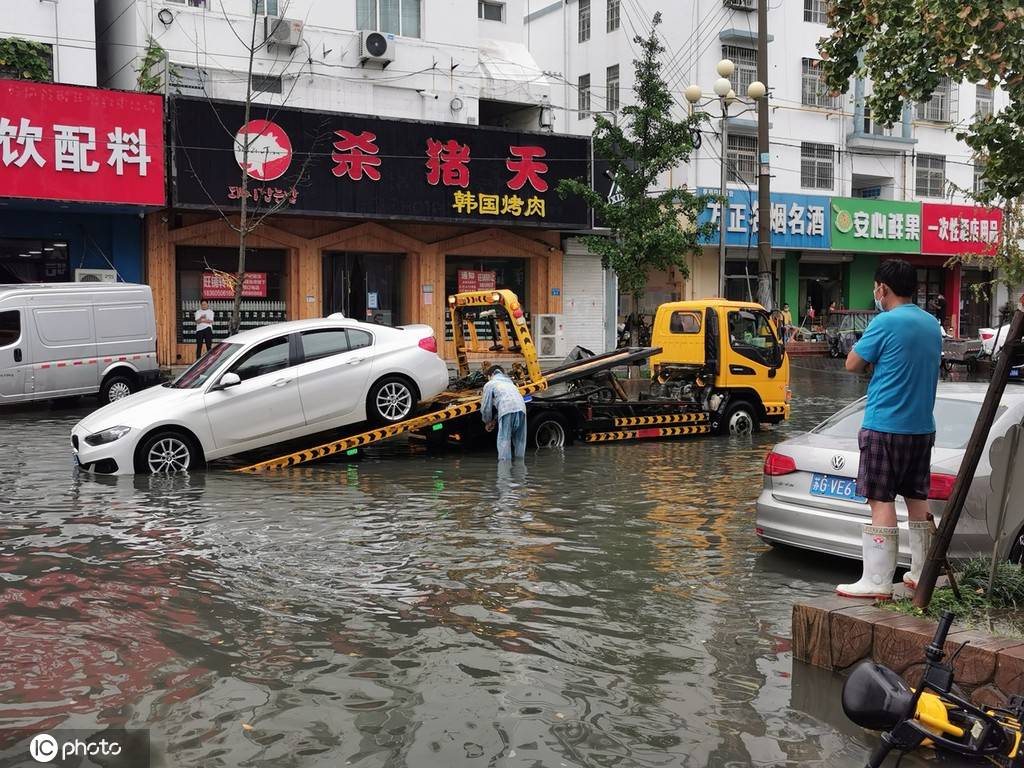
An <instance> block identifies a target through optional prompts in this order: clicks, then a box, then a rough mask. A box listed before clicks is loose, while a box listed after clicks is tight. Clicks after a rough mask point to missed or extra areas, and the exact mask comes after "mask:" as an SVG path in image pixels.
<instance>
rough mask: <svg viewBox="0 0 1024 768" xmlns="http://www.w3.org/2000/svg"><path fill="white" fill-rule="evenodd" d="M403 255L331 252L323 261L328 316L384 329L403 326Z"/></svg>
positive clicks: (324, 292)
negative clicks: (353, 320) (347, 318)
mask: <svg viewBox="0 0 1024 768" xmlns="http://www.w3.org/2000/svg"><path fill="white" fill-rule="evenodd" d="M401 263H402V254H395V253H352V252H348V251H344V252H343V251H329V252H327V253H325V254H324V259H323V296H324V315H325V316H326V315H330V314H332V313H334V312H341V313H342V314H344V315H345V317H351V318H354V319H356V320H362V321H363V322H368V323H379V324H381V325H397V324H398V323H400V322H401V301H400V300H401V290H400V289H401V279H400V276H399V274H400V273H399V270H400V269H401Z"/></svg>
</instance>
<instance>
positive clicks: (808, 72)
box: [800, 59, 839, 109]
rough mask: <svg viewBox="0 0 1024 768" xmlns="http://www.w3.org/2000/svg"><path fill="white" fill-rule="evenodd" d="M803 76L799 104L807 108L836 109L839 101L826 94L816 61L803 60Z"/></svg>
mask: <svg viewBox="0 0 1024 768" xmlns="http://www.w3.org/2000/svg"><path fill="white" fill-rule="evenodd" d="M802 67H803V75H802V79H801V87H800V103H801V104H804V105H805V106H808V107H821V108H822V109H837V108H838V107H839V99H838V98H837V97H835V96H833V95H832V94H830V93H829V92H828V86H827V85H825V78H824V77H823V73H822V70H821V61H820V60H818V59H803V63H802Z"/></svg>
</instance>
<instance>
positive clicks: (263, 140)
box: [235, 120, 292, 181]
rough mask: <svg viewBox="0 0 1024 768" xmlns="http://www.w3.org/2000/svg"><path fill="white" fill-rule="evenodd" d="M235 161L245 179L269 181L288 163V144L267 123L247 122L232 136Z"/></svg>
mask: <svg viewBox="0 0 1024 768" xmlns="http://www.w3.org/2000/svg"><path fill="white" fill-rule="evenodd" d="M235 160H236V161H237V162H238V167H239V168H243V169H244V170H245V173H246V175H247V176H249V178H251V179H256V180H257V181H273V180H274V179H279V178H281V177H282V176H284V172H285V171H287V170H288V166H289V165H291V164H292V141H291V139H289V138H288V134H287V133H285V132H284V128H282V127H281V126H279V125H278V124H277V123H272V122H270V121H269V120H250V121H249V122H248V123H246V124H245V125H243V126H242V127H241V128H239V129H238V133H236V134H235Z"/></svg>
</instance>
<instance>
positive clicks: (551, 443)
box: [526, 413, 572, 448]
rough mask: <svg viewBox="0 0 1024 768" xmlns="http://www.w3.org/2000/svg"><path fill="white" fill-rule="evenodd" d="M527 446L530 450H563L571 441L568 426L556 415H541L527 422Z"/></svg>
mask: <svg viewBox="0 0 1024 768" xmlns="http://www.w3.org/2000/svg"><path fill="white" fill-rule="evenodd" d="M527 433H528V434H527V438H526V442H527V444H528V445H529V446H530V447H532V448H564V447H565V446H566V445H568V444H569V443H570V442H572V441H571V439H570V437H569V426H568V424H566V421H565V419H564V418H563V417H562V416H561V415H560V414H557V413H541V414H540V415H538V416H536V417H534V418H533V419H530V420H529V421H528V422H527Z"/></svg>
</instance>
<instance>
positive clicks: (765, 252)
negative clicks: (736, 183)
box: [757, 0, 775, 311]
mask: <svg viewBox="0 0 1024 768" xmlns="http://www.w3.org/2000/svg"><path fill="white" fill-rule="evenodd" d="M757 79H758V80H760V81H761V83H763V84H764V87H765V95H764V97H763V98H761V99H759V100H758V104H757V154H758V158H757V159H758V162H757V216H758V219H757V301H758V303H759V304H760V305H761V306H763V307H764V308H765V309H767V310H769V311H771V310H773V309H775V297H774V292H773V291H772V230H771V213H772V191H771V187H772V177H771V147H770V146H769V138H768V120H769V119H770V117H771V114H770V112H769V109H768V0H757Z"/></svg>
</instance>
